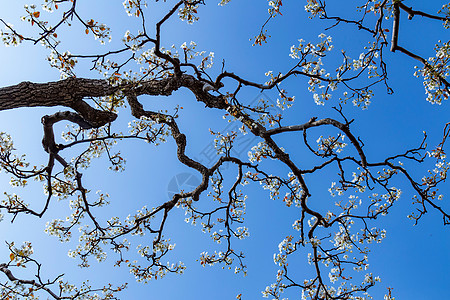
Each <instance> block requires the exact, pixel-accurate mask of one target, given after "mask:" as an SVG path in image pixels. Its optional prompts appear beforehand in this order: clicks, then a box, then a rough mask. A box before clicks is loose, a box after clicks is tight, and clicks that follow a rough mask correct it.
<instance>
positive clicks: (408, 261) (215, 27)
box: [0, 0, 450, 300]
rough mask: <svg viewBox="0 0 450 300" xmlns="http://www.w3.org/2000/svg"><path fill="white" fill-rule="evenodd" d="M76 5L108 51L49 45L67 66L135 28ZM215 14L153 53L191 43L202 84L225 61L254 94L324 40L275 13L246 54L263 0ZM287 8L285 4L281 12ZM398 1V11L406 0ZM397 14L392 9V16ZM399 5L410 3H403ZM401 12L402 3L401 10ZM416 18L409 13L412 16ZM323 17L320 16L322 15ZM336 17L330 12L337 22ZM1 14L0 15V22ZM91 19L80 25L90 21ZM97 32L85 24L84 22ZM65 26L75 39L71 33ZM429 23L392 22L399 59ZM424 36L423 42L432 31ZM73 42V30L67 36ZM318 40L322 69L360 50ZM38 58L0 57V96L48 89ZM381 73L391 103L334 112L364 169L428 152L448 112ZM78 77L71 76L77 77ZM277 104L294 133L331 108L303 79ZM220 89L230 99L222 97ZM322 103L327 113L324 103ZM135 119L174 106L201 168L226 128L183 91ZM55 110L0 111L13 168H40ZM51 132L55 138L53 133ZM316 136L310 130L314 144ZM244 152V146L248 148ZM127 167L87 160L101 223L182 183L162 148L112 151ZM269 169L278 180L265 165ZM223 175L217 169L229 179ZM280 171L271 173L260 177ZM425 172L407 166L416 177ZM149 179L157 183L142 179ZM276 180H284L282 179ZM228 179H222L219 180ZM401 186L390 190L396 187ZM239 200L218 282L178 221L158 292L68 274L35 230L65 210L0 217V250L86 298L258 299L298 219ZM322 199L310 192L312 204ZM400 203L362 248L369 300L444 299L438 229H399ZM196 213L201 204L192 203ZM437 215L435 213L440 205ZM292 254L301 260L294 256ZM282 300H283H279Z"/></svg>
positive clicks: (301, 265)
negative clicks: (87, 283)
mask: <svg viewBox="0 0 450 300" xmlns="http://www.w3.org/2000/svg"><path fill="white" fill-rule="evenodd" d="M85 2H86V3H84V2H83V3H81V2H80V14H81V15H84V16H86V17H85V18H86V19H87V18H91V17H94V16H98V19H99V21H101V22H104V23H106V24H108V25H110V26H111V28H112V36H113V40H112V42H111V44H109V45H107V46H100V45H99V43H98V41H94V40H93V38H92V37H90V36H85V35H83V34H82V33H83V31H82V30H81V33H72V32H69V31H66V32H61V33H59V36H63V34H66V35H67V39H66V40H65V41H64V43H63V45H62V46H63V47H67V48H68V49H69V50H70V51H71V52H72V53H80V52H82V53H87V54H91V53H95V52H96V51H99V50H98V49H101V50H100V51H103V49H108V48H107V47H111V48H114V47H119V46H120V39H121V38H122V36H123V34H124V32H125V30H126V29H128V28H135V26H136V25H137V22H136V20H135V19H133V18H131V17H128V16H127V15H126V14H125V12H124V11H123V8H122V5H121V2H122V1H106V0H102V1H100V0H97V1H89V3H88V1H85ZM149 2H150V3H149V9H148V14H149V19H150V20H149V22H150V21H151V17H150V16H151V15H155V17H154V20H158V18H160V16H161V15H162V14H164V12H165V11H166V10H167V9H168V8H169V7H170V5H171V4H172V2H173V1H168V2H167V3H162V2H161V1H160V2H161V3H160V2H158V3H157V4H156V5H155V3H153V1H149ZM216 2H217V1H211V2H209V3H208V4H207V5H206V6H204V7H203V6H202V7H200V10H199V12H200V14H199V16H200V20H199V22H198V23H195V24H194V25H186V23H184V22H182V21H180V20H178V19H177V18H174V19H173V20H171V21H170V22H169V23H168V24H165V25H164V27H163V38H162V43H163V45H164V46H165V47H169V46H171V45H172V44H175V45H176V46H180V45H181V44H182V43H183V42H185V41H186V42H188V43H189V42H190V41H191V40H193V41H195V42H196V43H197V45H198V49H199V50H205V51H207V52H209V51H213V52H214V53H215V66H214V68H213V69H212V70H211V75H213V76H214V75H217V74H219V72H220V69H221V62H222V59H224V60H225V67H226V70H227V71H232V72H235V73H236V74H239V75H242V76H243V77H245V78H249V79H251V80H254V81H265V80H266V77H265V76H264V73H265V72H267V71H269V70H273V72H274V73H275V74H276V73H277V72H283V73H285V72H286V71H287V70H288V69H289V67H290V66H291V65H292V64H293V61H292V59H291V58H290V57H289V48H290V46H291V45H293V44H297V43H298V42H297V40H298V39H299V38H303V39H305V40H306V41H312V42H317V41H318V38H317V36H318V35H319V34H320V33H321V32H324V29H325V28H326V27H327V25H330V24H327V23H322V22H319V21H318V20H315V19H314V20H309V19H308V18H307V14H306V13H305V11H304V8H303V6H304V4H305V3H304V2H303V1H286V3H284V10H283V11H282V12H283V16H278V17H277V18H276V19H274V20H272V22H271V24H270V26H269V27H268V29H269V34H270V35H272V37H271V38H270V39H269V43H268V44H264V45H263V46H261V47H253V46H252V42H251V41H249V39H250V38H252V37H253V36H255V35H256V34H258V32H259V27H260V26H261V24H262V23H263V22H264V21H265V19H266V18H267V14H266V10H267V8H268V7H267V1H258V2H256V1H250V0H246V1H244V0H242V1H237V0H234V1H231V2H230V3H229V4H228V5H227V6H225V7H219V6H217V4H216ZM289 2H295V3H289ZM406 2H408V1H406ZM406 2H405V3H406ZM409 2H411V1H409ZM23 4H25V3H24V2H22V1H14V2H13V3H8V4H0V8H1V11H3V13H2V14H0V16H1V18H4V19H6V20H8V22H10V23H13V24H14V25H15V26H16V27H17V28H21V26H22V25H20V21H19V20H18V17H19V16H21V15H23V10H22V7H23ZM408 5H409V4H408ZM411 5H418V7H417V9H424V10H427V11H429V12H433V13H434V12H436V11H437V10H438V9H439V7H440V6H441V5H442V3H441V1H427V3H426V5H425V4H424V3H415V2H414V3H411ZM419 5H421V6H419ZM330 9H331V8H330ZM340 9H342V13H344V14H348V12H347V11H345V10H344V9H346V8H340ZM5 12H6V13H5ZM91 15H92V16H91ZM96 19H97V18H96ZM74 27H75V26H74ZM440 27H441V26H440V24H438V23H437V22H431V21H428V20H421V19H420V18H419V17H416V18H414V19H413V20H412V21H407V20H406V18H405V16H403V21H402V23H401V25H400V28H401V29H400V30H401V33H400V40H399V43H400V44H401V45H404V47H410V49H414V50H415V51H416V52H417V53H419V54H421V55H423V56H424V57H429V56H432V55H433V45H434V43H435V42H436V41H437V40H438V39H445V37H448V32H442V31H441V30H440ZM436 28H437V29H436ZM75 29H76V28H75ZM326 34H328V35H331V36H332V37H333V41H334V45H335V49H334V50H333V53H335V54H334V55H335V56H333V57H334V58H336V59H337V57H338V56H339V55H340V50H341V49H343V48H345V49H347V51H348V54H349V55H350V56H357V55H359V53H360V52H361V51H362V47H363V46H364V45H365V44H366V43H367V41H368V40H370V36H367V35H366V34H364V33H363V32H358V31H356V30H354V28H352V27H351V26H349V25H342V26H341V27H339V26H338V27H336V28H335V29H333V30H330V31H327V32H326ZM46 54H47V53H46V51H45V49H44V48H43V47H40V46H35V47H32V46H31V45H29V44H23V45H21V46H19V47H17V48H5V47H3V46H1V47H0V66H2V67H1V68H2V71H3V72H0V82H1V86H8V85H13V84H17V83H19V82H21V81H33V82H45V81H56V80H58V79H59V72H58V71H57V70H55V69H51V68H50V67H49V66H48V63H47V62H46V60H45V57H46ZM385 55H386V60H387V61H388V62H389V65H388V72H389V80H390V81H389V82H390V84H391V86H392V88H393V89H394V91H395V92H394V94H393V95H386V93H385V89H384V88H383V87H382V86H379V87H377V88H376V89H375V92H376V96H375V97H374V99H373V100H372V104H371V105H370V107H369V109H368V110H365V111H362V110H361V109H359V108H355V107H352V106H351V104H347V105H346V106H345V108H344V111H345V113H346V115H347V117H349V118H355V122H354V123H353V130H355V135H357V136H360V137H361V139H362V140H363V141H364V143H365V145H366V146H365V150H366V151H367V156H368V158H369V160H370V161H377V160H380V159H382V158H383V157H384V156H386V155H393V154H397V153H398V152H403V151H405V150H406V149H407V148H409V147H411V146H417V145H419V144H420V142H421V139H422V131H424V130H425V131H427V133H428V134H429V144H430V145H436V144H437V143H439V139H440V138H441V137H442V128H443V126H444V124H445V123H446V122H448V121H449V119H448V116H449V111H450V110H449V103H448V101H446V102H444V103H443V104H442V105H440V106H437V105H431V104H429V103H428V102H426V101H425V93H424V88H423V86H422V83H421V80H420V78H419V79H418V78H415V77H413V76H412V74H413V72H414V69H413V67H414V66H415V65H416V62H415V61H413V60H412V59H411V58H409V57H406V56H404V55H402V54H400V53H395V54H392V53H389V52H386V53H385ZM83 67H84V68H83ZM88 67H89V66H88V65H87V64H85V65H81V68H80V69H79V70H77V75H78V76H79V77H96V76H98V75H97V74H92V73H89V72H88V69H89V68H88ZM288 87H289V89H288V91H289V92H290V94H293V95H295V96H296V102H295V104H294V107H293V108H292V109H290V110H289V111H287V112H286V116H287V117H286V123H287V124H295V123H304V122H306V121H308V120H309V118H311V117H312V116H317V117H319V118H322V117H330V116H331V117H335V118H337V117H338V116H337V114H336V113H333V112H332V109H331V107H332V106H333V105H336V103H337V102H333V100H332V101H330V103H326V105H325V106H324V107H323V106H317V105H316V104H314V101H313V97H312V94H311V93H309V92H308V91H307V90H306V88H307V81H306V80H305V79H299V78H297V79H296V81H294V80H290V81H288ZM230 89H232V88H230ZM246 95H247V100H246V101H249V102H250V101H251V100H253V99H254V98H255V97H257V96H259V91H257V90H249V91H247V92H246ZM263 97H267V98H268V99H271V100H272V101H273V100H275V99H276V98H277V97H278V96H277V94H276V93H274V92H270V91H269V92H266V93H265V94H264V96H263ZM334 101H336V100H334ZM143 102H144V105H145V107H146V108H149V109H150V108H151V109H159V108H167V109H171V108H172V107H174V106H175V105H176V104H180V105H182V106H184V107H185V109H184V111H183V112H182V114H181V116H180V119H179V122H180V128H181V130H182V131H184V132H185V133H186V135H187V137H188V149H187V153H188V154H189V155H192V156H193V157H201V153H202V151H203V150H204V149H205V148H207V147H208V146H209V145H210V143H211V142H212V137H211V135H210V134H209V132H208V130H209V129H210V128H211V129H213V130H215V131H217V130H222V129H225V128H226V127H227V123H226V122H225V121H223V120H222V115H223V113H222V112H219V111H214V110H210V109H205V107H204V105H202V104H199V103H197V102H196V101H195V99H194V97H193V96H192V95H191V94H189V93H188V92H186V91H182V90H180V91H177V92H176V93H175V94H174V95H173V96H171V97H169V98H163V97H153V98H150V97H148V98H145V100H144V99H143ZM58 110H60V108H33V109H20V110H14V111H3V112H1V118H0V131H5V132H8V133H9V134H11V135H12V137H13V139H14V142H15V145H16V148H17V149H18V151H19V152H23V153H27V157H28V159H29V160H30V161H32V162H33V163H34V164H45V162H46V155H45V153H44V151H43V149H42V146H41V137H42V130H41V124H40V118H41V117H42V115H43V114H51V113H53V112H55V111H58ZM128 122H129V114H128V113H127V112H126V111H124V116H123V117H122V116H121V117H120V118H119V120H118V121H117V123H118V125H117V128H122V130H125V129H126V124H127V123H128ZM60 128H61V129H62V128H63V127H62V126H60ZM317 134H319V131H317ZM279 141H280V143H282V145H283V146H284V147H286V149H288V151H291V152H292V155H293V157H295V158H296V159H298V160H299V161H301V163H302V164H304V165H308V163H309V162H308V161H303V157H304V156H303V155H304V153H303V152H302V151H303V150H301V149H300V147H298V146H297V145H298V143H297V142H299V143H301V135H300V134H292V135H289V136H285V137H280V138H279ZM254 143H255V144H256V143H257V140H255V141H254ZM118 147H119V149H120V150H121V151H122V153H123V154H124V156H125V157H126V158H127V167H126V171H125V172H123V173H113V172H110V171H108V170H107V167H105V160H104V159H100V160H99V161H98V162H96V163H94V164H93V166H92V169H91V170H88V171H86V172H85V174H84V177H83V178H84V180H85V182H86V184H87V185H89V187H88V188H90V189H92V190H94V191H95V190H102V191H105V192H108V193H110V194H111V199H110V200H111V205H110V206H109V207H107V208H106V209H105V213H106V214H108V215H121V216H126V215H127V214H129V213H133V212H134V211H135V210H136V209H140V208H141V207H142V206H143V205H148V206H156V205H158V204H161V203H163V202H164V201H166V200H167V185H168V184H169V182H170V181H171V180H172V178H173V177H174V176H176V175H177V174H181V173H189V174H193V176H196V174H195V173H194V172H192V171H191V170H189V169H188V168H186V167H185V166H183V165H181V164H180V163H179V162H178V161H177V160H176V157H175V155H176V148H175V144H174V143H173V142H171V141H170V139H169V141H168V142H167V143H166V144H163V145H161V146H158V147H153V146H149V145H147V144H141V143H137V142H132V143H130V144H127V143H120V144H119V145H118ZM247 151H248V149H242V151H240V152H239V155H240V157H241V158H242V159H245V158H246V153H247ZM275 168H278V167H276V166H275ZM232 171H233V170H227V171H226V172H228V174H230V175H232V174H234V173H232ZM277 171H283V170H282V169H274V171H273V172H274V173H275V172H277ZM425 171H426V169H424V168H422V167H417V172H418V174H417V175H416V176H417V177H416V178H420V177H421V176H422V174H423V173H424V172H425ZM155 172H157V175H156V174H155ZM283 172H284V171H283ZM232 176H234V175H232ZM331 178H332V174H321V175H320V176H312V177H311V178H310V179H309V183H310V184H311V186H313V187H314V188H316V189H317V190H319V191H318V192H317V194H316V195H317V196H316V197H317V198H315V199H318V200H317V203H318V204H317V205H318V206H322V205H323V207H326V206H327V205H333V204H331V201H332V199H331V198H330V197H329V196H328V195H327V194H328V192H327V189H328V187H329V184H330V181H331ZM0 180H1V181H0V187H1V190H2V192H3V190H11V188H10V187H9V184H8V177H7V176H5V175H4V174H0ZM402 184H404V182H401V181H400V182H399V185H402ZM245 191H246V192H247V193H248V194H249V200H248V201H247V215H246V222H248V223H247V226H248V227H249V229H250V237H249V238H247V239H246V240H244V241H240V242H237V243H236V247H238V248H239V249H242V250H245V252H246V254H247V258H246V263H247V266H248V276H246V277H242V275H234V274H233V272H232V271H229V270H222V269H221V266H214V267H206V268H204V267H201V266H200V264H199V263H198V262H196V259H198V257H199V254H200V253H201V252H202V251H208V252H213V251H214V249H216V246H215V245H214V244H213V242H212V241H211V240H210V239H209V237H208V236H207V235H206V234H203V233H201V231H200V228H199V227H194V226H191V225H188V224H186V223H185V222H184V212H183V211H181V210H177V211H175V212H174V214H173V215H172V216H171V217H170V222H169V223H168V227H167V235H168V237H170V238H171V239H172V241H173V242H175V243H176V248H175V250H174V251H173V252H174V253H173V254H172V255H171V256H170V257H169V259H171V260H174V261H178V260H182V261H183V262H184V263H185V264H186V266H187V270H186V272H185V274H184V275H181V276H179V275H168V276H167V277H166V278H164V279H163V280H157V281H152V282H150V283H149V284H146V285H143V284H137V283H135V282H134V278H133V277H132V276H131V275H130V274H129V273H128V270H127V269H126V268H125V267H122V268H113V267H112V266H111V265H112V264H113V262H114V258H113V255H111V257H110V258H109V259H108V260H107V261H106V262H104V263H101V264H97V263H92V267H91V268H89V269H87V270H85V269H78V268H77V267H76V264H77V261H74V260H72V259H70V258H68V257H67V250H68V249H70V248H73V247H74V243H68V244H63V245H61V244H60V243H59V242H58V241H57V240H56V239H55V238H52V237H48V236H47V235H46V234H44V233H43V228H44V225H45V223H46V222H47V221H48V220H50V219H53V218H56V217H60V218H61V217H64V216H65V214H68V208H67V203H66V202H64V201H61V202H56V201H55V202H54V204H55V206H54V207H53V208H52V209H51V210H50V211H49V213H48V215H46V216H44V217H43V218H42V220H36V219H34V218H32V217H30V216H19V217H18V218H17V220H16V222H15V223H14V224H12V225H11V224H10V223H9V222H8V221H9V220H8V218H6V219H5V220H4V221H3V222H2V223H1V224H0V236H1V237H2V238H1V239H0V242H3V240H7V241H11V240H15V241H16V243H20V242H21V241H25V240H29V241H32V242H33V245H34V247H35V257H36V258H38V259H39V260H41V261H42V262H43V263H44V264H43V266H44V269H43V271H44V274H45V275H48V276H49V277H51V276H54V275H57V274H60V273H66V274H67V279H71V278H74V280H75V281H79V280H84V279H86V278H91V282H92V283H93V285H94V286H95V284H97V285H104V284H105V283H107V282H113V283H121V282H128V283H129V288H128V289H127V290H125V291H124V292H123V293H122V296H121V297H122V298H123V299H141V298H145V299H152V300H153V299H155V300H156V299H209V298H214V299H234V298H235V297H236V295H238V294H240V293H242V294H243V299H259V298H260V297H261V290H263V289H264V288H265V287H266V285H269V284H270V283H272V282H273V281H274V280H275V273H276V270H277V268H276V266H275V265H274V263H273V259H272V257H273V253H275V252H276V251H277V246H278V243H279V242H280V241H281V240H282V239H283V238H284V237H285V236H286V235H287V234H289V233H290V232H292V222H293V221H294V220H295V218H296V216H297V215H298V212H299V211H298V210H295V209H294V208H287V207H286V206H285V205H284V204H283V203H280V202H276V201H273V200H270V199H269V198H268V193H266V191H264V190H262V189H261V188H260V187H259V186H258V185H255V184H253V185H250V187H247V188H246V190H245ZM320 191H322V192H320ZM441 192H442V193H443V194H444V195H446V196H445V197H444V199H445V200H444V201H448V197H450V195H449V194H450V193H449V192H450V188H449V185H448V182H446V183H444V185H443V186H442V188H441ZM18 193H20V194H21V195H22V196H23V198H24V199H27V200H29V201H30V202H31V203H33V204H34V205H37V206H39V205H40V203H42V202H41V201H43V199H44V196H43V195H42V187H39V186H36V187H35V188H34V189H29V190H23V191H20V192H18ZM411 195H412V194H411V192H410V191H408V189H404V194H403V196H402V198H401V199H400V202H399V203H397V205H396V206H395V207H394V208H393V209H392V211H391V213H390V214H389V215H387V216H386V217H383V218H381V219H379V220H378V221H377V226H380V227H382V228H385V229H386V230H387V238H386V239H385V240H384V241H383V243H382V244H377V245H374V247H373V252H372V256H371V257H370V259H369V263H370V266H371V267H370V271H371V272H373V273H374V274H376V275H379V276H381V278H382V282H381V283H380V284H379V285H378V286H376V287H374V288H372V289H371V290H370V293H371V294H372V295H373V297H374V299H382V295H384V293H385V292H386V287H388V286H390V287H393V288H394V290H393V292H394V296H396V297H397V299H435V298H436V299H437V298H441V297H442V295H443V294H445V293H446V292H447V291H448V288H447V287H446V286H447V284H448V282H449V280H450V275H448V272H447V271H448V269H449V268H450V256H449V253H450V252H449V250H450V233H449V231H448V228H445V227H443V225H442V221H441V219H440V217H439V215H438V214H436V213H435V212H434V211H433V210H430V212H429V214H427V215H426V216H425V217H424V218H423V219H422V220H421V221H420V223H419V225H418V226H412V225H413V223H412V221H410V220H408V219H407V218H406V215H408V214H409V213H410V212H411V211H413V210H414V206H413V205H411V200H410V197H411ZM203 199H204V200H205V201H207V199H208V198H206V197H204V198H203ZM443 205H444V206H445V205H446V207H449V206H448V202H447V204H445V202H444V204H443ZM150 241H151V237H150V236H148V237H147V238H144V239H143V241H142V243H145V242H150ZM302 254H305V252H304V251H303V252H302ZM8 255H9V253H8V251H7V249H6V247H3V248H0V257H1V258H2V259H1V260H2V261H3V260H6V259H7V257H8ZM305 262H306V259H305V256H304V255H303V256H301V255H297V256H296V261H294V262H293V264H294V265H295V266H296V273H297V276H298V279H299V280H301V279H303V278H307V276H308V274H310V272H311V269H309V268H308V265H307V264H305ZM286 296H290V299H298V298H299V296H298V295H296V294H295V293H292V292H288V293H287V295H286ZM291 297H292V298H291Z"/></svg>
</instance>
